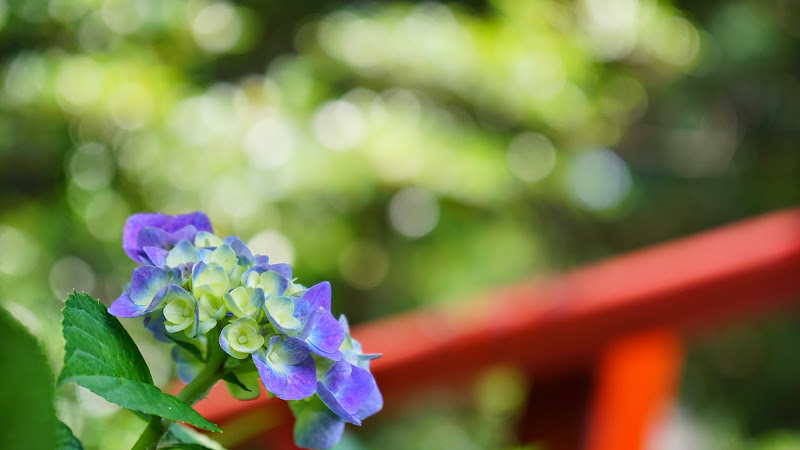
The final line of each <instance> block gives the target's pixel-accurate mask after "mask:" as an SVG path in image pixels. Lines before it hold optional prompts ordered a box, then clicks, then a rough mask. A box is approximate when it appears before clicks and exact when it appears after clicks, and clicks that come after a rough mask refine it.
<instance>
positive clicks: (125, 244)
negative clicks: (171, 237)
mask: <svg viewBox="0 0 800 450" xmlns="http://www.w3.org/2000/svg"><path fill="white" fill-rule="evenodd" d="M167 220H169V216H167V215H164V214H157V213H138V214H134V215H132V216H130V217H128V220H126V221H125V226H124V227H123V228H122V249H123V250H125V253H126V254H127V255H128V256H129V257H130V258H131V259H132V260H134V261H136V262H139V256H140V255H139V252H140V251H141V247H140V246H139V245H138V242H137V241H138V237H139V232H140V231H142V229H143V228H145V227H162V226H164V224H165V223H166V222H167Z"/></svg>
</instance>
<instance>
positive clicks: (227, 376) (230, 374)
mask: <svg viewBox="0 0 800 450" xmlns="http://www.w3.org/2000/svg"><path fill="white" fill-rule="evenodd" d="M222 379H223V380H225V381H227V382H228V383H231V384H233V385H235V386H238V387H239V388H240V389H244V390H245V391H247V392H250V389H249V388H248V387H247V386H245V385H244V383H242V382H241V381H239V378H237V377H236V375H235V374H234V373H233V372H228V373H226V374H225V376H224V377H222Z"/></svg>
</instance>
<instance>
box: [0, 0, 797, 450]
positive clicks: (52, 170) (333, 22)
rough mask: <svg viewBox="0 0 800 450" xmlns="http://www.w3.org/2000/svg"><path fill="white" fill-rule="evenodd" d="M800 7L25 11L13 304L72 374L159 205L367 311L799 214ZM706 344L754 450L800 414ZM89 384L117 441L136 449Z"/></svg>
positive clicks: (12, 55) (98, 7)
mask: <svg viewBox="0 0 800 450" xmlns="http://www.w3.org/2000/svg"><path fill="white" fill-rule="evenodd" d="M798 19H800V6H798V3H797V2H792V1H785V0H767V1H756V0H738V1H735V2H720V1H705V2H677V4H670V3H668V2H658V1H654V0H614V1H610V0H609V1H602V0H580V1H578V0H576V1H556V0H537V1H529V0H496V1H491V2H485V1H478V0H472V1H462V2H458V1H455V2H447V3H434V2H426V3H413V2H398V1H382V2H379V1H374V2H366V1H362V2H358V3H354V4H346V3H341V2H330V1H322V0H315V1H308V2H296V4H294V3H293V4H291V5H289V4H287V3H283V2H257V1H241V2H225V1H207V0H175V1H170V2H161V1H157V0H146V1H134V0H72V1H66V0H48V1H45V0H26V1H22V0H0V185H1V186H2V187H1V188H0V248H1V249H2V252H0V302H2V304H3V305H4V306H6V307H7V308H8V309H9V310H10V311H11V312H12V313H13V314H14V315H15V316H16V317H17V318H19V319H20V320H22V321H24V322H25V323H26V324H27V326H29V327H30V328H32V329H35V330H37V336H39V338H40V339H41V341H42V343H43V344H44V345H45V348H46V349H47V352H48V356H49V357H50V361H51V363H52V364H53V365H54V367H58V365H59V364H60V363H59V361H60V359H61V355H62V352H63V350H61V347H62V341H61V339H62V338H61V336H60V333H59V330H58V326H57V325H56V324H57V323H58V322H59V318H60V315H59V310H60V308H61V307H62V305H63V303H62V300H63V299H64V298H65V297H66V294H67V292H71V291H72V289H77V290H78V291H82V290H85V291H86V292H88V293H90V294H92V295H93V296H95V297H97V298H100V299H101V300H102V301H103V302H105V303H106V304H109V303H110V302H111V301H113V300H114V299H115V298H116V296H117V295H119V292H120V291H121V288H122V286H123V284H124V283H125V282H126V280H127V279H128V278H129V275H130V271H131V270H132V268H133V263H131V262H130V261H128V260H127V259H126V258H125V256H124V254H123V253H122V251H121V250H120V230H121V227H122V224H123V223H124V220H125V218H126V217H127V216H128V215H129V214H130V213H133V212H137V211H154V210H157V211H162V212H166V213H179V212H186V211H190V210H198V209H199V210H204V211H206V212H207V213H208V214H209V215H210V216H211V218H212V221H213V222H214V224H215V226H216V227H217V229H218V231H219V232H220V233H222V234H237V235H239V236H240V237H242V238H243V239H244V240H245V241H246V242H248V243H249V244H250V246H251V248H254V249H256V250H259V251H261V252H263V253H267V254H270V255H271V256H272V258H273V259H274V260H282V261H286V262H291V263H293V264H294V265H295V267H296V273H298V274H300V276H301V280H300V281H301V282H305V283H313V282H316V281H319V280H322V279H327V280H330V281H331V282H332V284H333V287H334V293H335V294H334V295H335V296H336V299H335V301H334V304H335V305H337V308H338V309H339V311H337V312H344V313H346V314H347V315H348V316H349V317H351V319H352V320H353V322H356V323H357V322H361V321H365V320H368V319H372V318H376V317H380V316H385V315H389V314H392V313H395V312H398V311H402V310H406V309H410V308H413V307H417V306H421V305H426V304H431V303H447V302H451V303H457V302H459V301H460V300H461V299H463V297H464V296H468V295H470V294H473V293H475V292H476V291H478V290H481V289H486V288H490V287H492V286H497V285H502V284H504V283H508V282H513V281H515V280H518V279H521V278H524V277H530V276H541V275H543V274H547V273H553V272H557V271H561V270H564V269H567V268H570V267H574V266H576V265H578V264H582V263H585V262H588V261H591V260H595V259H598V258H602V257H607V256H609V255H612V254H615V253H618V252H621V251H626V250H630V249H633V248H638V247H641V246H645V245H648V244H652V243H655V242H661V241H664V240H666V239H670V238H673V237H677V236H682V235H686V234H690V233H693V232H696V231H699V230H702V229H706V228H709V227H712V226H714V225H718V224H722V223H726V222H729V221H732V220H734V219H738V218H742V217H747V216H751V215H755V214H759V213H763V212H766V211H770V210H774V209H777V208H781V207H787V206H791V205H795V204H796V203H797V200H798V198H800V183H798V181H797V180H798V173H800V152H798V151H797V136H798V132H800V80H798V71H799V70H800V67H799V66H798V61H800V59H798V58H797V55H798V54H800V53H798V50H799V49H798V37H800V32H798V28H797V26H796V24H797V23H798ZM770 327H771V323H767V324H765V325H762V326H761V328H758V330H761V331H758V333H767V332H768V331H764V330H766V329H768V328H770ZM132 328H133V327H132ZM776 329H779V330H784V331H783V332H777V333H778V335H776V337H775V338H774V340H772V341H770V342H771V344H770V345H774V346H775V348H778V349H782V350H776V351H784V352H786V353H785V354H786V355H787V356H784V357H782V358H781V359H779V360H778V362H777V363H776V364H778V367H777V368H776V369H775V370H774V371H773V372H771V373H778V374H779V373H781V371H783V370H784V369H786V372H785V373H794V372H792V371H791V370H790V368H791V367H790V366H791V364H792V363H791V361H792V358H791V356H790V355H792V354H796V350H797V345H796V344H795V342H797V340H796V339H794V337H796V336H795V334H796V333H797V324H796V323H794V322H792V323H789V324H786V325H784V326H781V327H777V328H776ZM131 332H132V333H133V334H135V335H136V334H137V333H138V336H139V337H140V338H141V339H138V341H139V342H143V343H142V346H143V347H145V348H144V349H143V352H144V353H145V357H146V358H147V359H148V363H150V366H151V367H153V372H154V377H155V378H156V381H157V382H159V383H164V382H165V381H166V380H168V379H169V377H170V376H171V374H170V371H169V370H170V369H169V367H170V366H169V363H168V360H167V359H166V356H165V353H164V352H163V351H161V350H162V349H161V348H160V347H159V346H158V344H156V343H153V342H149V341H147V338H146V337H145V336H144V335H143V334H142V333H141V330H133V329H132V330H131ZM771 332H772V331H769V333H771ZM719 339H725V338H724V337H721V338H719ZM367 345H368V344H367ZM148 349H149V351H148ZM696 351H697V352H699V353H698V355H700V356H698V357H697V358H696V361H697V362H693V363H691V364H690V365H689V369H688V371H687V377H688V378H687V386H692V385H693V383H695V382H696V383H712V384H714V385H718V386H723V387H720V389H723V391H722V393H721V394H720V395H719V396H716V397H714V396H704V395H700V394H697V395H694V394H691V395H689V394H687V395H686V398H685V401H686V403H687V404H689V405H692V404H697V403H700V406H699V407H698V409H699V410H703V409H704V406H703V405H706V403H704V402H707V404H708V405H712V406H713V405H723V407H724V408H725V411H727V412H728V413H729V415H730V416H731V421H733V423H737V424H740V425H736V426H732V427H733V428H736V429H742V430H744V431H743V434H742V437H741V439H750V438H751V437H752V436H759V435H763V434H764V433H767V432H768V431H769V430H770V429H772V428H774V427H778V426H783V425H784V423H783V422H781V421H779V420H778V419H774V420H775V421H772V419H770V420H767V421H766V422H765V423H762V422H758V420H759V419H758V418H757V417H754V415H752V414H747V413H746V411H748V410H751V409H750V408H751V406H752V404H753V403H752V401H754V400H749V399H747V398H742V399H741V401H740V403H737V405H738V406H736V405H728V404H727V403H724V402H722V403H721V402H720V401H719V399H720V398H727V396H726V392H728V390H727V389H728V388H726V387H724V386H727V385H725V384H724V383H722V384H718V381H719V377H720V376H721V375H719V373H717V372H716V371H715V369H712V368H708V367H705V366H704V365H703V360H704V358H703V357H702V355H704V353H703V352H706V351H707V350H706V349H705V348H704V347H703V346H702V345H701V346H699V347H698V349H697V350H696ZM792 352H795V353H792ZM743 357H744V358H747V356H746V355H745V356H743ZM691 361H695V359H692V360H691ZM745 362H746V360H743V361H738V360H737V361H735V362H734V364H745ZM784 364H786V365H787V366H786V367H784V366H783V365H784ZM692 380H700V381H692ZM703 380H705V381H703ZM781 380H782V381H780V382H777V381H775V380H772V381H770V382H769V383H772V384H773V386H772V387H773V388H774V389H775V390H776V391H778V392H787V391H781V389H782V388H785V387H787V386H785V385H784V383H789V384H791V381H790V380H788V379H786V377H784V378H781ZM769 383H767V384H769ZM740 388H741V386H739V387H737V388H735V389H740ZM731 389H734V388H731ZM686 390H687V392H692V391H691V389H690V388H689V387H687V389H686ZM740 390H741V389H740ZM761 392H762V391H761V390H760V388H756V387H754V388H753V390H752V395H753V397H754V398H759V395H760V393H761ZM67 394H69V396H70V398H71V400H66V401H64V402H63V403H62V404H60V405H59V412H60V415H61V416H62V417H64V418H65V420H66V421H67V422H68V423H69V424H70V425H71V426H72V427H73V429H74V430H75V431H76V433H77V434H79V435H80V436H81V438H82V439H84V441H85V442H88V443H90V444H91V445H90V446H94V447H102V448H111V447H113V446H114V445H124V444H125V443H126V442H127V441H131V442H132V441H133V440H135V436H136V432H137V429H138V427H140V426H141V424H139V423H137V422H135V419H132V420H133V421H131V420H127V419H128V418H126V417H123V416H120V415H118V414H113V413H114V411H115V409H114V408H113V407H109V406H108V405H106V404H104V403H102V402H101V401H99V400H97V399H96V398H95V397H93V396H92V395H91V394H88V393H86V392H83V391H82V390H76V391H74V392H73V391H70V392H67ZM760 398H773V397H771V396H766V397H765V396H761V397H760ZM737 401H738V400H737ZM478 403H479V402H478V401H477V400H476V403H474V404H473V405H472V408H473V410H474V411H478V410H479V409H480V406H479V404H478ZM789 409H790V411H787V412H786V413H785V414H786V416H784V417H797V416H799V415H800V409H799V408H796V407H793V406H792V407H789ZM431 414H433V415H436V414H438V413H431ZM476 414H478V413H476ZM437 417H440V418H441V419H440V420H443V421H445V422H447V423H446V426H445V428H447V427H449V426H451V425H452V426H461V427H466V428H469V429H478V428H480V427H478V426H476V425H475V422H474V421H475V420H478V419H475V417H478V418H479V417H481V416H480V414H478V415H477V416H474V417H472V418H470V419H465V420H466V422H464V421H461V422H459V419H458V418H457V417H455V416H452V415H451V416H447V415H441V416H438V415H437ZM448 417H449V418H448ZM769 417H777V415H774V414H771V415H769ZM398 420H399V419H398ZM437 420H438V419H437ZM487 420H488V421H484V422H480V423H482V424H483V425H482V426H483V427H484V429H493V428H491V427H493V426H495V425H492V424H493V423H494V422H492V420H493V419H487ZM98 421H99V422H102V423H106V424H109V423H110V424H111V426H114V427H116V429H119V430H120V436H118V437H115V438H114V440H113V441H109V437H107V436H104V434H103V433H102V432H100V431H97V427H95V426H93V425H92V424H95V423H97V422H98ZM470 421H472V422H470ZM753 421H755V422H753ZM453 424H458V425H453ZM741 424H744V425H741ZM755 424H757V425H755ZM387 426H389V425H387ZM409 426H412V425H409ZM725 427H727V425H725V426H723V427H722V428H725ZM771 427H772V428H771ZM466 428H464V429H466ZM718 428H719V427H718ZM440 432H441V430H439V429H436V430H433V431H432V432H431V433H433V434H434V435H435V434H436V433H440ZM386 433H389V434H391V433H393V431H391V430H390V429H389V428H387V430H386ZM498 433H500V431H498ZM445 434H446V433H445ZM420 435H421V436H422V435H425V433H422V434H420ZM464 436H468V437H469V436H472V435H471V434H470V433H465V434H464ZM364 439H367V440H370V442H378V441H380V439H381V438H380V437H374V436H372V435H370V436H365V437H364ZM465 439H466V438H465ZM469 439H472V441H471V442H474V443H475V445H476V446H478V447H479V448H480V446H484V447H483V448H490V447H492V446H495V445H513V444H514V443H513V441H508V442H501V443H498V442H490V441H486V440H483V441H482V440H481V438H480V437H475V436H472V437H469ZM736 439H739V438H736ZM776 442H778V441H777V440H776ZM420 445H422V444H420ZM409 448H410V447H409Z"/></svg>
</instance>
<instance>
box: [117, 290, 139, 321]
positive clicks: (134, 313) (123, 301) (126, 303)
mask: <svg viewBox="0 0 800 450" xmlns="http://www.w3.org/2000/svg"><path fill="white" fill-rule="evenodd" d="M145 309H147V305H144V306H142V305H137V304H136V303H133V301H132V300H131V297H130V296H129V295H128V293H127V292H123V293H122V295H120V296H119V298H118V299H116V300H115V301H114V303H112V304H111V306H109V307H108V313H109V314H111V315H112V316H117V317H125V318H131V317H139V316H143V315H144V310H145Z"/></svg>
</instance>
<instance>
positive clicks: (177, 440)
mask: <svg viewBox="0 0 800 450" xmlns="http://www.w3.org/2000/svg"><path fill="white" fill-rule="evenodd" d="M161 442H162V443H164V444H167V445H168V447H166V448H170V447H169V446H172V447H173V448H174V447H175V446H179V445H195V446H198V447H196V448H206V449H210V450H225V447H223V446H222V445H220V443H219V442H217V441H215V440H213V439H211V438H210V437H208V436H206V435H205V434H202V433H198V432H197V431H195V430H194V429H193V428H189V427H187V426H186V425H181V424H178V423H176V424H174V425H172V426H171V427H170V429H169V431H168V432H167V434H166V436H164V439H162V440H161ZM178 448H181V447H178ZM184 448H185V447H184Z"/></svg>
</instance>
